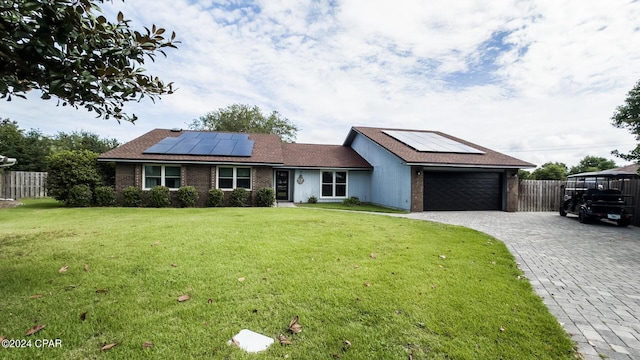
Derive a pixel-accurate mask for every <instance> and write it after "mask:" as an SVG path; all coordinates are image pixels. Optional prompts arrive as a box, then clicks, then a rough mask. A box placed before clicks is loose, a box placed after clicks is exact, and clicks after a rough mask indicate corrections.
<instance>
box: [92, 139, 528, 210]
mask: <svg viewBox="0 0 640 360" xmlns="http://www.w3.org/2000/svg"><path fill="white" fill-rule="evenodd" d="M98 160H99V161H104V162H115V164H116V194H117V195H118V197H119V198H121V197H122V192H123V190H124V188H126V187H128V186H136V187H139V188H141V189H143V190H149V189H150V188H151V187H153V186H155V185H164V186H167V187H169V188H170V189H172V190H177V189H178V188H180V186H184V185H192V186H194V187H196V188H197V189H198V192H199V195H200V200H199V201H200V204H199V205H204V204H205V202H206V199H207V194H208V191H209V189H212V188H218V189H222V190H224V191H226V192H227V193H228V191H230V190H233V189H235V188H245V189H247V190H249V191H250V192H251V194H252V198H253V197H254V196H255V191H256V190H258V189H260V188H262V187H272V188H274V189H275V193H276V200H278V201H292V202H307V201H308V199H309V198H310V197H316V198H317V199H318V201H320V202H329V201H342V200H343V199H345V198H348V197H351V196H357V197H358V198H359V199H360V200H361V201H365V202H371V203H374V204H379V205H383V206H388V207H393V208H398V209H404V210H410V211H424V210H504V211H516V209H517V198H518V181H517V173H518V169H520V168H532V167H535V165H533V164H531V163H528V162H525V161H522V160H518V159H515V158H513V157H510V156H507V155H505V154H501V153H499V152H496V151H493V150H490V149H487V148H484V147H481V146H479V145H476V144H472V143H470V142H467V141H464V140H462V139H458V138H455V137H453V136H450V135H447V134H444V133H441V132H437V131H423V130H405V129H386V128H373V127H353V128H351V130H350V131H349V134H348V135H347V137H346V139H345V141H344V143H343V144H342V145H318V144H298V143H282V142H281V141H280V138H279V137H278V136H277V135H271V134H240V133H222V132H201V131H183V130H179V129H173V130H167V129H155V130H152V131H150V132H148V133H146V134H144V135H142V136H140V137H138V138H136V139H134V140H132V141H130V142H128V143H126V144H124V145H122V146H120V147H118V148H115V149H113V150H110V151H108V152H106V153H104V154H102V155H100V157H99V158H98Z"/></svg>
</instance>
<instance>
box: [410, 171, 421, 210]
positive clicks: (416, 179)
mask: <svg viewBox="0 0 640 360" xmlns="http://www.w3.org/2000/svg"><path fill="white" fill-rule="evenodd" d="M418 174H419V175H418ZM423 209H424V175H423V170H422V167H421V166H412V167H411V211H412V212H418V211H422V210H423Z"/></svg>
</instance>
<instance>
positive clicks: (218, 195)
mask: <svg viewBox="0 0 640 360" xmlns="http://www.w3.org/2000/svg"><path fill="white" fill-rule="evenodd" d="M223 201H224V191H222V190H220V189H211V190H209V198H208V199H207V206H210V207H218V206H222V203H223Z"/></svg>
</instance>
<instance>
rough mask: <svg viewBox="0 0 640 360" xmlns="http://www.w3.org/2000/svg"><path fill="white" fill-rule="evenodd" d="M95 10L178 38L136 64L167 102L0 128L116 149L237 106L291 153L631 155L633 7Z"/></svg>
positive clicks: (51, 110) (183, 0) (451, 4)
mask: <svg viewBox="0 0 640 360" xmlns="http://www.w3.org/2000/svg"><path fill="white" fill-rule="evenodd" d="M103 9H104V10H105V12H106V13H107V15H108V16H109V17H110V18H112V19H113V18H115V15H114V14H115V13H117V11H122V12H123V13H124V14H125V18H127V19H130V20H131V21H132V25H133V27H134V28H140V29H141V28H142V27H143V26H150V25H151V24H156V25H158V26H161V27H164V28H166V29H167V30H169V31H175V32H176V33H177V39H178V40H180V41H181V44H179V49H178V50H169V51H168V57H167V58H162V57H159V58H157V60H156V62H155V63H147V64H145V65H144V67H145V68H147V69H148V70H149V72H150V73H152V74H154V75H157V76H159V77H161V78H162V79H163V80H165V81H173V82H174V83H175V85H176V86H177V87H178V88H179V90H178V91H177V92H176V93H175V94H173V95H170V96H164V97H163V98H162V100H160V101H158V102H156V103H155V104H154V103H152V102H151V101H145V100H143V101H142V102H141V103H130V104H127V105H126V106H125V110H126V111H128V112H130V113H135V114H136V115H138V117H139V120H138V121H137V122H136V124H135V125H132V124H129V123H122V124H118V123H117V122H114V121H105V120H101V119H96V118H95V115H93V114H92V113H88V112H86V111H85V110H84V109H79V110H73V109H69V108H66V107H64V108H63V107H58V106H56V101H55V100H50V101H42V100H40V99H39V97H38V95H37V94H31V95H30V96H29V99H28V100H21V99H14V100H13V101H11V102H0V117H2V118H6V117H8V118H10V119H12V120H16V121H18V124H19V125H20V127H22V128H26V129H30V128H37V129H40V130H41V131H42V132H43V133H45V134H55V133H56V132H58V131H64V132H70V131H74V130H87V131H91V132H95V133H98V134H100V135H101V136H104V137H114V138H117V139H118V140H120V141H122V142H125V141H129V140H131V139H133V138H135V137H137V136H139V135H142V134H143V133H145V132H147V131H149V130H151V129H154V128H173V127H182V128H186V127H187V124H188V123H190V122H191V121H192V120H193V119H195V118H197V117H199V116H201V115H204V114H205V113H207V112H209V111H213V110H216V109H219V108H223V107H226V106H228V105H230V104H234V103H244V104H250V105H258V106H259V107H260V108H262V110H263V111H264V112H265V113H268V112H271V111H272V110H277V111H278V112H280V113H281V114H282V115H283V116H285V117H287V118H288V119H290V120H291V121H292V122H294V123H295V124H297V125H298V126H299V127H300V129H301V130H300V132H299V133H298V139H297V141H298V142H301V143H325V144H341V143H342V142H343V141H344V139H345V137H346V135H347V132H348V130H349V128H350V127H351V126H379V127H391V128H407V129H425V130H438V131H442V132H445V133H448V134H451V135H454V136H457V137H460V138H463V139H466V140H469V141H471V142H475V143H477V144H479V145H483V146H486V147H489V148H492V149H494V150H498V151H501V152H504V153H506V154H509V155H512V156H515V157H517V158H520V159H522V160H526V161H529V162H532V163H535V164H538V165H541V164H543V163H545V162H548V161H559V162H564V163H566V164H567V165H569V166H572V165H576V164H577V162H578V161H579V160H580V159H582V158H583V157H584V156H586V155H595V156H602V157H606V158H612V159H613V157H612V156H611V155H610V152H611V150H614V149H619V150H621V151H623V152H624V151H628V150H630V149H632V148H633V147H634V146H635V143H636V140H635V139H634V137H633V136H632V135H631V134H630V133H629V132H628V131H626V130H622V129H616V128H614V127H613V126H612V125H611V124H610V118H611V116H612V114H613V111H614V110H615V108H616V107H617V106H618V105H621V104H622V103H623V102H624V99H625V97H626V94H627V92H628V91H629V90H631V88H632V87H633V86H634V84H635V83H636V82H637V81H638V80H639V79H640V48H639V47H637V46H635V44H639V43H640V29H639V25H640V24H639V23H638V20H637V19H640V3H639V2H634V1H622V0H612V1H606V2H604V1H589V2H585V1H579V0H567V1H562V2H557V1H542V0H537V1H519V0H495V1H490V2H479V1H475V0H457V1H443V0H430V1H422V0H399V1H394V2H390V1H381V0H374V1H372V0H345V1H342V0H333V1H307V0H269V1H267V0H263V1H240V0H229V1H213V0H209V1H194V0H191V1H188V0H172V1H164V0H163V1H157V0H135V1H134V0H128V1H125V2H124V3H123V2H121V1H114V2H113V3H105V4H104V5H103ZM615 160H616V162H618V163H619V164H621V165H622V164H625V162H623V161H622V160H620V159H615Z"/></svg>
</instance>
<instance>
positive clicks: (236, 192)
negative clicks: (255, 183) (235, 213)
mask: <svg viewBox="0 0 640 360" xmlns="http://www.w3.org/2000/svg"><path fill="white" fill-rule="evenodd" d="M248 199H249V192H248V191H247V190H246V189H243V188H235V189H233V191H232V192H231V206H233V207H243V206H246V205H247V200H248Z"/></svg>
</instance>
